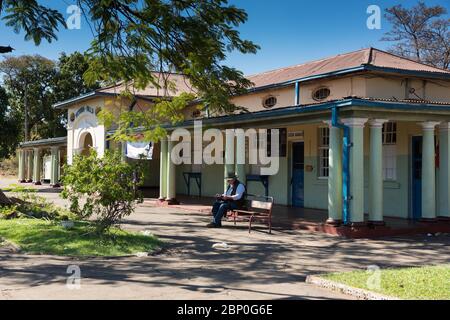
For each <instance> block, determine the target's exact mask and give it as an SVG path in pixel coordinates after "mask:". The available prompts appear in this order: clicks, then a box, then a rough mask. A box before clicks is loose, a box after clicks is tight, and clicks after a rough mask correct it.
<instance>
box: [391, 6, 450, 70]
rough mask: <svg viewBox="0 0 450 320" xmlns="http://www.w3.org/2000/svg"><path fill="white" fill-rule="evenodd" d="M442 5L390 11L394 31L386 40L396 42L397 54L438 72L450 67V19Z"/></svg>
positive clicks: (401, 8)
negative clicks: (436, 68)
mask: <svg viewBox="0 0 450 320" xmlns="http://www.w3.org/2000/svg"><path fill="white" fill-rule="evenodd" d="M446 14H447V10H446V9H445V8H444V7H442V6H439V5H436V6H430V7H429V6H427V5H426V4H425V3H424V2H422V1H420V2H419V3H418V4H417V5H416V6H414V7H412V8H404V7H403V6H402V5H396V6H393V7H391V8H388V9H386V14H385V16H386V18H387V19H388V21H389V22H390V23H391V24H392V29H391V30H390V31H389V32H387V33H386V34H385V36H384V37H383V40H385V41H391V42H395V45H394V46H393V47H392V48H391V51H393V52H394V53H396V54H399V55H401V56H404V57H407V58H410V59H414V60H416V61H419V62H422V63H425V64H429V65H432V66H435V67H438V68H442V69H448V68H449V67H450V30H449V29H450V19H449V18H446V17H445V15H446Z"/></svg>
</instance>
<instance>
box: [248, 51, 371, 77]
mask: <svg viewBox="0 0 450 320" xmlns="http://www.w3.org/2000/svg"><path fill="white" fill-rule="evenodd" d="M369 49H371V47H368V48H363V49H359V50H353V51H350V52H345V53H339V54H336V55H333V56H328V57H325V58H320V59H315V60H310V61H307V62H303V63H299V64H295V65H292V66H287V67H281V68H276V69H272V70H268V71H263V72H259V73H255V74H250V75H246V77H247V78H250V77H256V76H260V75H265V74H268V73H272V72H276V71H283V70H288V69H293V68H297V67H300V66H304V65H307V64H311V63H317V62H320V61H325V60H330V59H333V58H337V57H342V56H346V55H349V54H354V53H357V52H362V51H366V50H369Z"/></svg>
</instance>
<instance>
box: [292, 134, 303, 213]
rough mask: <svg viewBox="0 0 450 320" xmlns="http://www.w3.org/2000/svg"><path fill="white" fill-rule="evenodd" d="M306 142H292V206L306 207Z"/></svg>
mask: <svg viewBox="0 0 450 320" xmlns="http://www.w3.org/2000/svg"><path fill="white" fill-rule="evenodd" d="M304 180H305V143H304V142H294V143H293V144H292V206H293V207H299V208H303V207H304V202H305V201H304V195H305V190H304V187H305V182H304Z"/></svg>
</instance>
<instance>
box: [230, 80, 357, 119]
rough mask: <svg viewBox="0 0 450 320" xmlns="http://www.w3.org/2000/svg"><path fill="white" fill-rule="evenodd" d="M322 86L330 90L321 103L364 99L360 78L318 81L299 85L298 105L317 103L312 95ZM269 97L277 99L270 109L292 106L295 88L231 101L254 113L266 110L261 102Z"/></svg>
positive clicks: (255, 94)
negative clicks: (351, 97)
mask: <svg viewBox="0 0 450 320" xmlns="http://www.w3.org/2000/svg"><path fill="white" fill-rule="evenodd" d="M323 86H326V87H328V88H330V90H331V94H330V96H329V97H328V98H327V99H325V100H323V101H330V100H336V99H342V98H344V97H349V96H360V97H364V96H365V95H366V82H365V79H364V78H363V77H362V76H354V77H345V78H339V79H331V80H330V79H328V80H318V81H312V82H309V83H301V84H300V104H312V103H318V101H316V100H314V99H313V98H312V94H313V92H314V91H315V90H316V89H317V88H320V87H323ZM270 96H274V97H276V98H277V105H276V106H275V107H273V108H272V109H276V108H283V107H290V106H294V105H295V86H294V85H291V86H289V87H284V88H277V89H270V90H265V91H262V92H256V93H250V94H247V95H242V96H238V97H235V98H233V99H232V100H231V101H232V102H233V103H234V104H236V105H238V106H241V107H245V108H247V109H248V111H250V112H254V111H261V110H266V109H265V108H264V107H263V102H264V100H265V99H266V98H267V97H270ZM323 101H322V102H323Z"/></svg>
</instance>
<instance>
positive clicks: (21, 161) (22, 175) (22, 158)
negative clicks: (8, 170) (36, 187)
mask: <svg viewBox="0 0 450 320" xmlns="http://www.w3.org/2000/svg"><path fill="white" fill-rule="evenodd" d="M18 157H19V182H21V183H24V182H25V150H19V152H18Z"/></svg>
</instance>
